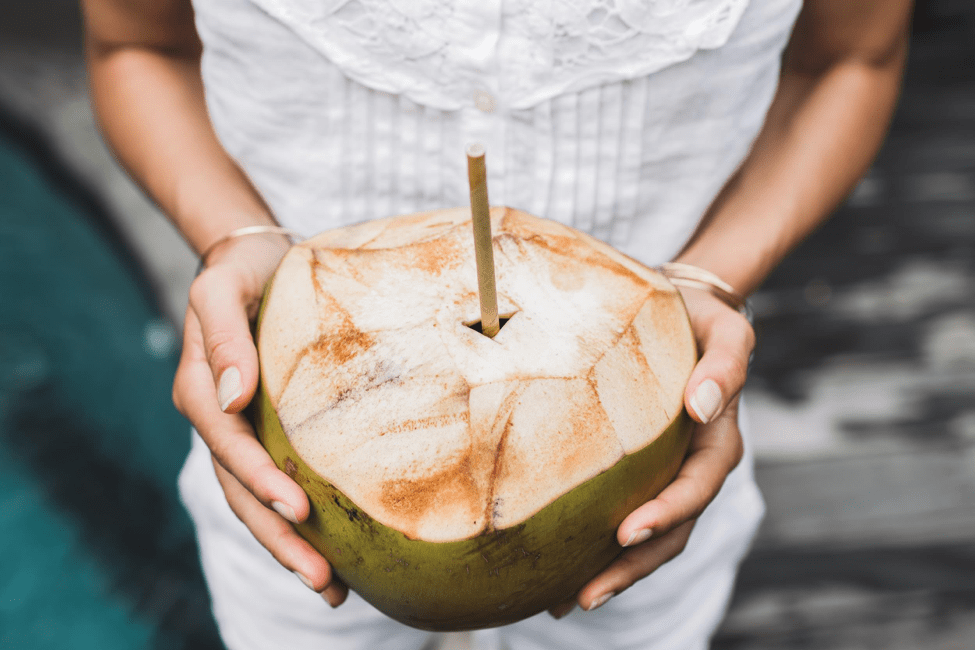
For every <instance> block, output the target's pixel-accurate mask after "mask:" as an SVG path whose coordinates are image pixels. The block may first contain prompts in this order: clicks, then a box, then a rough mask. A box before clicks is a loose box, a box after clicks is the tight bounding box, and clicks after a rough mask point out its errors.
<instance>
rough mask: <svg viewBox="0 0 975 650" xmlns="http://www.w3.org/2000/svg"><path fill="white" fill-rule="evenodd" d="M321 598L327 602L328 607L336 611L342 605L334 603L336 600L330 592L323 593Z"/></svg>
mask: <svg viewBox="0 0 975 650" xmlns="http://www.w3.org/2000/svg"><path fill="white" fill-rule="evenodd" d="M321 596H322V598H323V599H324V600H325V602H326V603H328V606H329V607H331V608H332V609H335V608H336V607H338V606H339V604H340V603H336V602H333V601H334V600H335V598H334V597H333V596H332V595H331V594H330V593H329V592H328V590H326V591H323V592H322V593H321Z"/></svg>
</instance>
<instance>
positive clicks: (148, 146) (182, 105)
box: [87, 37, 273, 252]
mask: <svg viewBox="0 0 975 650" xmlns="http://www.w3.org/2000/svg"><path fill="white" fill-rule="evenodd" d="M88 41H89V42H88V48H87V49H88V61H89V74H90V78H91V89H92V98H93V104H94V106H95V110H96V114H97V116H98V120H99V122H100V125H101V129H102V132H103V134H104V136H105V138H106V140H107V141H108V143H109V145H110V146H111V147H112V148H113V149H114V151H115V153H116V155H117V157H118V159H119V160H120V162H121V163H122V164H123V166H124V167H125V168H126V169H127V171H128V172H129V173H130V174H131V175H132V177H133V178H134V179H135V180H136V181H137V182H138V183H140V184H141V185H142V187H143V188H144V189H145V190H146V192H147V193H148V194H149V195H150V196H151V197H152V198H153V199H154V200H155V201H156V202H157V203H158V205H159V206H160V207H161V208H162V210H163V211H164V212H165V213H166V214H167V215H168V216H169V217H170V219H172V220H173V222H174V223H175V225H176V226H177V227H178V228H179V230H180V231H181V232H182V233H183V235H184V237H185V238H186V239H187V241H188V242H189V243H190V245H191V246H192V247H193V248H194V249H196V250H197V251H198V252H200V251H203V250H205V249H206V248H207V247H208V246H210V245H211V244H212V243H213V242H215V241H216V240H217V239H219V238H220V237H222V236H223V235H225V234H227V233H228V232H230V231H231V230H233V229H235V228H240V227H243V226H248V225H255V224H269V223H273V219H272V217H271V216H270V212H269V210H268V208H267V206H266V205H265V204H264V202H263V201H262V200H261V197H260V196H259V195H258V193H257V192H256V191H255V190H254V188H253V186H252V185H251V184H250V182H249V181H248V179H247V178H246V176H245V175H244V173H243V172H242V171H241V170H240V168H239V167H238V166H237V165H236V163H235V162H234V161H233V160H232V159H231V158H230V156H229V155H228V154H227V153H226V151H225V150H224V149H223V147H222V146H221V144H220V142H219V141H218V139H217V137H216V135H215V133H214V131H213V128H212V126H211V124H210V121H209V117H208V115H207V110H206V105H205V103H204V97H203V86H202V81H201V79H200V72H199V57H198V52H194V51H192V50H190V51H179V50H177V51H167V50H165V49H157V48H152V47H144V46H105V45H103V44H99V43H98V42H97V41H96V40H95V39H92V38H90V37H89V39H88Z"/></svg>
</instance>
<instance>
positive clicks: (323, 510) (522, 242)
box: [255, 208, 696, 630]
mask: <svg viewBox="0 0 975 650" xmlns="http://www.w3.org/2000/svg"><path fill="white" fill-rule="evenodd" d="M470 218H471V217H470V211H469V210H467V209H455V210H444V211H437V212H429V213H423V214H416V215H409V216H404V217H394V218H390V219H383V220H377V221H371V222H368V223H363V224H360V225H356V226H351V227H347V228H342V229H338V230H333V231H329V232H326V233H323V234H321V235H319V236H317V237H314V238H312V239H310V240H307V241H305V242H303V243H301V244H299V245H297V246H295V247H294V248H292V249H291V251H289V253H288V254H287V255H286V256H285V258H284V259H283V260H282V262H281V265H280V267H279V268H278V270H277V272H276V274H275V277H274V279H273V281H272V283H271V285H270V287H269V289H268V292H267V294H266V296H265V300H264V304H263V306H262V316H261V321H260V324H259V330H258V350H259V355H260V360H261V385H260V390H259V394H258V396H257V397H256V400H255V419H256V424H257V430H258V434H259V436H260V439H261V441H262V443H263V444H264V446H265V447H266V448H267V450H268V452H269V453H270V455H271V457H272V458H274V460H275V462H276V463H277V465H278V466H279V467H280V468H281V469H282V470H283V471H285V472H286V473H287V474H288V475H289V476H291V477H292V478H293V479H294V480H295V481H296V482H297V483H298V484H299V485H301V487H302V488H303V489H304V490H305V492H307V494H308V496H309V499H310V501H311V504H312V510H311V515H310V516H309V518H308V520H307V521H306V522H305V523H303V524H301V525H299V526H298V530H299V532H300V533H301V534H302V535H303V536H304V537H305V538H306V539H307V540H308V541H309V542H311V543H312V545H313V546H314V547H315V548H316V549H318V551H320V552H321V553H322V555H324V556H325V557H326V558H327V559H328V561H329V562H330V563H331V564H332V566H333V568H334V571H335V572H336V574H337V575H338V576H339V577H340V578H341V579H342V580H343V581H344V582H345V583H346V584H347V585H348V586H349V587H350V588H351V589H353V590H355V591H356V592H357V593H358V594H359V595H361V596H362V597H363V598H365V599H366V600H367V601H368V602H370V603H371V604H372V605H374V606H375V607H376V608H378V609H379V610H381V611H383V612H385V613H386V614H388V615H389V616H391V617H392V618H394V619H396V620H398V621H401V622H403V623H406V624H408V625H412V626H414V627H419V628H423V629H429V630H461V629H476V628H483V627H491V626H497V625H504V624H507V623H512V622H514V621H518V620H520V619H523V618H526V617H528V616H532V615H534V614H536V613H538V612H541V611H543V610H545V609H547V608H549V607H551V606H552V605H554V604H557V603H559V602H561V601H563V600H565V599H566V598H567V597H569V596H571V594H573V593H575V592H576V591H577V590H578V589H580V588H581V587H582V586H583V585H584V584H585V583H586V582H587V581H589V580H590V579H592V578H593V577H594V576H595V575H596V574H597V573H598V572H599V571H601V570H602V569H603V568H605V567H606V566H607V565H608V564H609V563H610V562H612V560H613V559H614V558H615V557H617V556H618V555H619V553H620V552H621V550H622V549H621V548H620V545H619V543H618V542H617V541H616V530H617V528H618V527H619V525H620V523H621V522H622V521H623V519H624V518H625V517H626V516H627V515H628V514H629V513H630V512H632V511H633V510H634V509H636V508H637V507H638V506H639V505H641V504H642V503H644V502H646V501H647V500H649V499H651V498H653V497H654V496H655V495H657V494H658V493H659V492H660V491H661V490H662V489H663V488H664V487H665V486H666V485H667V484H668V483H669V482H670V481H671V480H673V477H674V475H675V474H676V472H677V470H678V468H679V466H680V464H681V462H682V460H683V458H684V455H685V453H686V450H687V445H688V440H689V435H690V420H689V418H688V417H687V415H686V413H685V412H684V410H683V391H684V387H685V385H686V383H687V379H688V377H689V376H690V373H691V370H692V368H693V366H694V363H695V361H696V350H695V345H694V337H693V334H692V332H691V328H690V324H689V321H688V317H687V314H686V311H685V310H684V306H683V302H682V301H681V298H680V294H679V293H678V292H677V291H676V290H675V289H674V287H673V286H672V285H670V283H668V282H667V281H666V279H664V278H663V277H662V276H661V275H659V274H658V273H656V272H654V271H652V270H650V269H648V268H646V267H645V266H643V265H641V264H639V263H637V262H635V261H633V260H632V259H630V258H628V257H626V256H624V255H622V254H620V253H619V252H617V251H615V250H614V249H613V248H611V247H610V246H608V245H606V244H604V243H602V242H600V241H598V240H596V239H594V238H592V237H589V236H588V235H586V234H584V233H581V232H579V231H577V230H574V229H572V228H569V227H566V226H563V225H560V224H557V223H555V222H552V221H548V220H544V219H540V218H537V217H533V216H531V215H528V214H525V213H523V212H520V211H517V210H512V209H501V208H499V209H494V210H492V213H491V218H492V230H493V232H494V241H493V244H494V255H495V265H496V269H497V286H498V302H499V311H500V313H501V314H502V316H503V323H504V324H503V326H502V328H501V331H500V333H499V334H498V335H497V336H496V337H494V338H488V337H486V336H484V335H482V334H480V333H479V332H478V331H477V324H478V320H479V314H480V312H479V302H478V294H477V274H476V270H475V262H474V248H473V240H472V236H471V223H470ZM504 319H506V320H504Z"/></svg>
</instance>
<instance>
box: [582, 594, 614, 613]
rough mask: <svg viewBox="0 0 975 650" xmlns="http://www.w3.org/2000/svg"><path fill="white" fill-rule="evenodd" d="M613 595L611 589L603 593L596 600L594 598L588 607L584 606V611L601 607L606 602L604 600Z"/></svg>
mask: <svg viewBox="0 0 975 650" xmlns="http://www.w3.org/2000/svg"><path fill="white" fill-rule="evenodd" d="M615 595H616V594H615V593H614V592H612V591H610V592H609V593H605V594H603V595H602V596H600V597H599V598H597V599H596V600H594V601H592V602H591V603H589V607H587V608H586V611H587V612H591V611H592V610H594V609H596V608H598V607H602V606H603V605H605V604H606V601H607V600H609V599H610V598H612V597H613V596H615Z"/></svg>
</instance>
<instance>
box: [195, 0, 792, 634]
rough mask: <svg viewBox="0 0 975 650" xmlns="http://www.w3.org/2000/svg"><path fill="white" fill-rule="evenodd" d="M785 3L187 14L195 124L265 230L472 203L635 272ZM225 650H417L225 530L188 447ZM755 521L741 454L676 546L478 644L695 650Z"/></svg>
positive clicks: (390, 1)
mask: <svg viewBox="0 0 975 650" xmlns="http://www.w3.org/2000/svg"><path fill="white" fill-rule="evenodd" d="M800 4H801V2H800V0H751V1H749V0H195V1H194V5H195V9H196V20H197V28H198V30H199V33H200V36H201V38H202V40H203V43H204V55H203V64H202V65H203V68H202V71H203V79H204V84H205V86H206V94H207V104H208V108H209V111H210V117H211V120H212V122H213V124H214V127H215V129H216V131H217V134H218V135H219V137H220V139H221V141H222V143H223V145H224V146H225V147H226V149H227V151H228V152H229V153H230V154H231V155H232V156H234V157H235V159H236V160H237V161H238V162H239V163H240V164H241V166H242V167H243V169H244V170H245V171H246V172H247V174H248V175H249V177H250V179H251V180H252V182H253V183H254V185H255V186H256V187H257V188H258V190H259V191H260V192H261V194H262V195H263V196H264V198H265V200H266V201H267V202H268V204H269V205H270V206H271V208H272V210H273V211H274V214H275V216H276V218H277V219H278V221H279V222H280V223H282V224H283V225H286V226H289V227H291V228H294V229H297V230H300V231H302V232H304V233H306V234H309V235H310V234H314V233H316V232H319V231H321V230H325V229H328V228H333V227H338V226H342V225H347V224H350V223H355V222H358V221H362V220H365V219H371V218H376V217H383V216H389V215H394V214H403V213H408V212H414V211H419V210H429V209H436V208H445V207H453V206H458V205H465V204H467V202H468V195H467V191H468V190H467V175H466V159H465V156H464V150H465V148H466V145H467V144H469V143H471V142H481V143H483V144H484V145H485V147H486V149H487V152H488V153H487V166H488V174H489V179H488V181H489V194H490V197H491V202H492V203H493V204H495V205H509V206H512V207H516V208H521V209H525V210H527V211H529V212H532V213H534V214H538V215H541V216H545V217H549V218H552V219H556V220H558V221H561V222H563V223H567V224H570V225H572V226H575V227H577V228H580V229H582V230H586V231H588V232H590V233H592V234H594V235H596V236H597V237H600V238H601V239H604V240H605V241H607V242H609V243H610V244H612V245H614V246H615V247H617V248H619V249H620V250H622V251H623V252H625V253H627V254H629V255H631V256H632V257H635V258H637V259H639V260H642V261H643V262H645V263H647V264H650V265H652V264H657V263H660V262H663V261H666V260H668V259H670V258H672V257H673V256H674V255H675V254H676V253H677V252H678V251H679V250H680V249H681V247H682V246H683V245H684V243H685V242H686V241H687V238H688V237H689V236H690V234H691V233H692V232H693V231H694V229H695V227H696V226H697V224H698V222H699V220H700V218H701V216H702V214H703V213H704V212H705V210H706V209H707V207H708V205H709V204H710V203H711V201H712V200H713V198H714V196H715V195H716V194H717V192H718V191H719V190H720V188H721V187H722V185H723V184H724V183H725V181H726V180H727V178H728V177H729V176H730V175H731V174H732V173H733V172H734V171H735V169H736V168H737V166H738V165H739V164H740V163H741V161H742V159H743V158H744V156H745V155H746V154H747V152H748V150H749V147H750V146H751V144H752V142H753V140H754V138H755V136H756V135H757V134H758V131H759V129H760V128H761V126H762V123H763V121H764V119H765V114H766V112H767V110H768V106H769V103H770V101H771V98H772V96H773V94H774V92H775V89H776V84H777V81H778V74H779V63H780V57H781V52H782V49H783V48H784V46H785V44H786V42H787V40H788V37H789V34H790V32H791V29H792V25H793V22H794V20H795V17H796V15H797V13H798V10H799V7H800ZM180 487H181V492H182V495H183V498H184V501H185V502H186V505H187V507H188V509H189V511H190V513H191V515H192V516H193V519H194V521H195V523H196V526H197V533H198V537H199V541H200V548H201V557H202V561H203V566H204V571H205V573H206V576H207V580H208V584H209V587H210V592H211V597H212V600H213V607H214V613H215V616H216V618H217V622H218V624H219V627H220V631H221V635H222V636H223V638H224V641H225V643H226V644H227V646H228V647H229V648H231V649H232V650H245V649H253V650H271V649H275V648H282V649H284V648H287V649H288V650H295V649H298V650H302V649H304V648H315V649H317V648H322V649H329V650H331V649H336V650H343V649H349V650H352V649H355V650H359V649H362V650H366V649H370V650H372V649H382V648H390V649H392V648H396V649H398V650H399V649H408V648H416V649H419V648H421V647H422V646H423V645H424V644H425V643H427V642H428V641H429V634H428V633H424V632H419V631H416V630H412V629H410V628H406V627H404V626H401V625H399V624H397V623H395V622H393V621H391V620H390V619H388V618H386V617H384V616H383V615H381V614H379V613H378V612H376V611H375V610H373V609H372V608H371V607H370V606H368V605H367V604H365V603H364V602H363V601H362V600H361V599H358V598H357V597H355V596H354V595H353V596H350V600H349V602H348V603H346V604H345V605H343V606H342V607H340V608H339V609H337V610H335V611H332V610H331V609H330V608H329V607H328V606H327V605H326V604H325V603H324V602H323V601H322V600H321V599H320V598H319V597H318V596H317V595H315V594H313V593H312V592H310V591H308V590H307V589H306V588H305V587H304V586H303V585H302V584H301V583H300V582H299V581H298V580H297V579H296V578H295V577H294V576H291V575H289V574H288V573H287V571H285V570H284V569H282V568H281V567H280V566H279V565H278V564H277V563H276V562H275V561H274V560H273V558H271V557H270V555H269V554H268V553H267V552H266V551H264V549H263V548H262V547H261V546H260V545H259V544H257V542H256V541H255V540H254V539H253V538H252V537H251V535H250V534H249V532H248V531H247V530H246V528H244V527H243V525H242V524H241V523H240V522H239V521H238V520H237V519H236V518H235V517H234V515H233V514H232V512H231V511H230V510H229V508H228V507H227V505H226V502H225V500H224V498H223V494H222V491H221V490H220V488H219V485H218V484H217V483H216V479H215V477H214V476H213V469H212V466H211V465H210V463H209V458H208V453H207V451H206V448H205V447H204V446H203V445H202V442H201V441H200V440H199V438H198V437H194V445H193V451H192V452H191V454H190V457H189V459H188V460H187V464H186V467H185V468H184V470H183V473H182V475H181V477H180ZM762 512H763V505H762V500H761V497H760V495H759V493H758V490H757V488H756V486H755V483H754V479H753V477H752V461H751V456H750V454H749V453H748V452H747V444H746V457H745V459H744V460H743V461H742V463H741V464H740V465H739V467H738V468H737V469H735V471H733V472H732V474H731V475H730V476H729V477H728V479H727V481H726V482H725V485H724V487H723V488H722V490H721V492H720V494H719V495H718V497H717V499H716V500H715V501H714V503H712V505H711V506H709V508H708V509H707V511H706V512H705V513H704V515H703V516H702V517H701V518H700V519H699V520H698V523H697V525H696V526H695V529H694V532H693V534H692V535H691V539H690V542H689V543H688V546H687V548H686V549H685V551H684V552H683V553H682V554H681V555H680V556H679V557H678V558H676V559H675V560H673V561H671V562H669V563H668V564H666V565H664V566H663V567H662V568H661V569H659V570H658V571H656V572H655V573H654V574H652V575H651V576H649V577H648V578H646V579H644V580H642V581H640V582H639V583H637V584H636V585H635V586H634V587H632V588H631V589H629V590H627V591H626V592H624V593H623V594H621V595H619V596H617V597H615V598H613V599H612V600H610V601H609V603H607V604H606V605H605V606H603V607H602V608H600V609H599V610H597V611H595V612H578V611H577V612H575V613H573V614H571V615H569V616H568V617H566V618H565V619H562V620H561V621H558V622H556V621H554V620H552V619H551V618H550V617H548V616H547V615H545V614H543V615H539V616H536V617H534V618H532V619H529V620H528V621H524V622H522V623H518V624H515V625H513V626H508V627H506V628H501V629H499V630H494V631H485V632H481V633H479V634H478V641H479V643H481V644H482V645H483V646H484V647H485V648H488V647H492V646H494V647H506V648H510V649H511V650H529V649H531V650H535V649H539V650H540V649H542V648H553V649H555V648H558V649H560V650H561V649H570V648H579V649H580V650H581V649H583V648H600V649H602V648H634V649H636V648H653V650H670V649H674V650H677V649H679V648H680V649H684V648H704V647H706V645H707V642H708V639H709V637H710V635H711V633H712V632H713V631H714V629H715V628H716V626H717V625H718V623H719V622H720V619H721V617H722V615H723V613H724V610H725V607H726V605H727V599H728V597H729V595H730V592H731V588H732V583H733V580H734V575H735V572H736V570H737V565H738V563H739V561H740V559H741V557H742V556H743V555H744V553H745V551H746V550H747V546H748V544H749V542H750V540H751V538H752V536H753V535H754V532H755V530H756V529H757V526H758V523H759V521H760V519H761V515H762Z"/></svg>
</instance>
